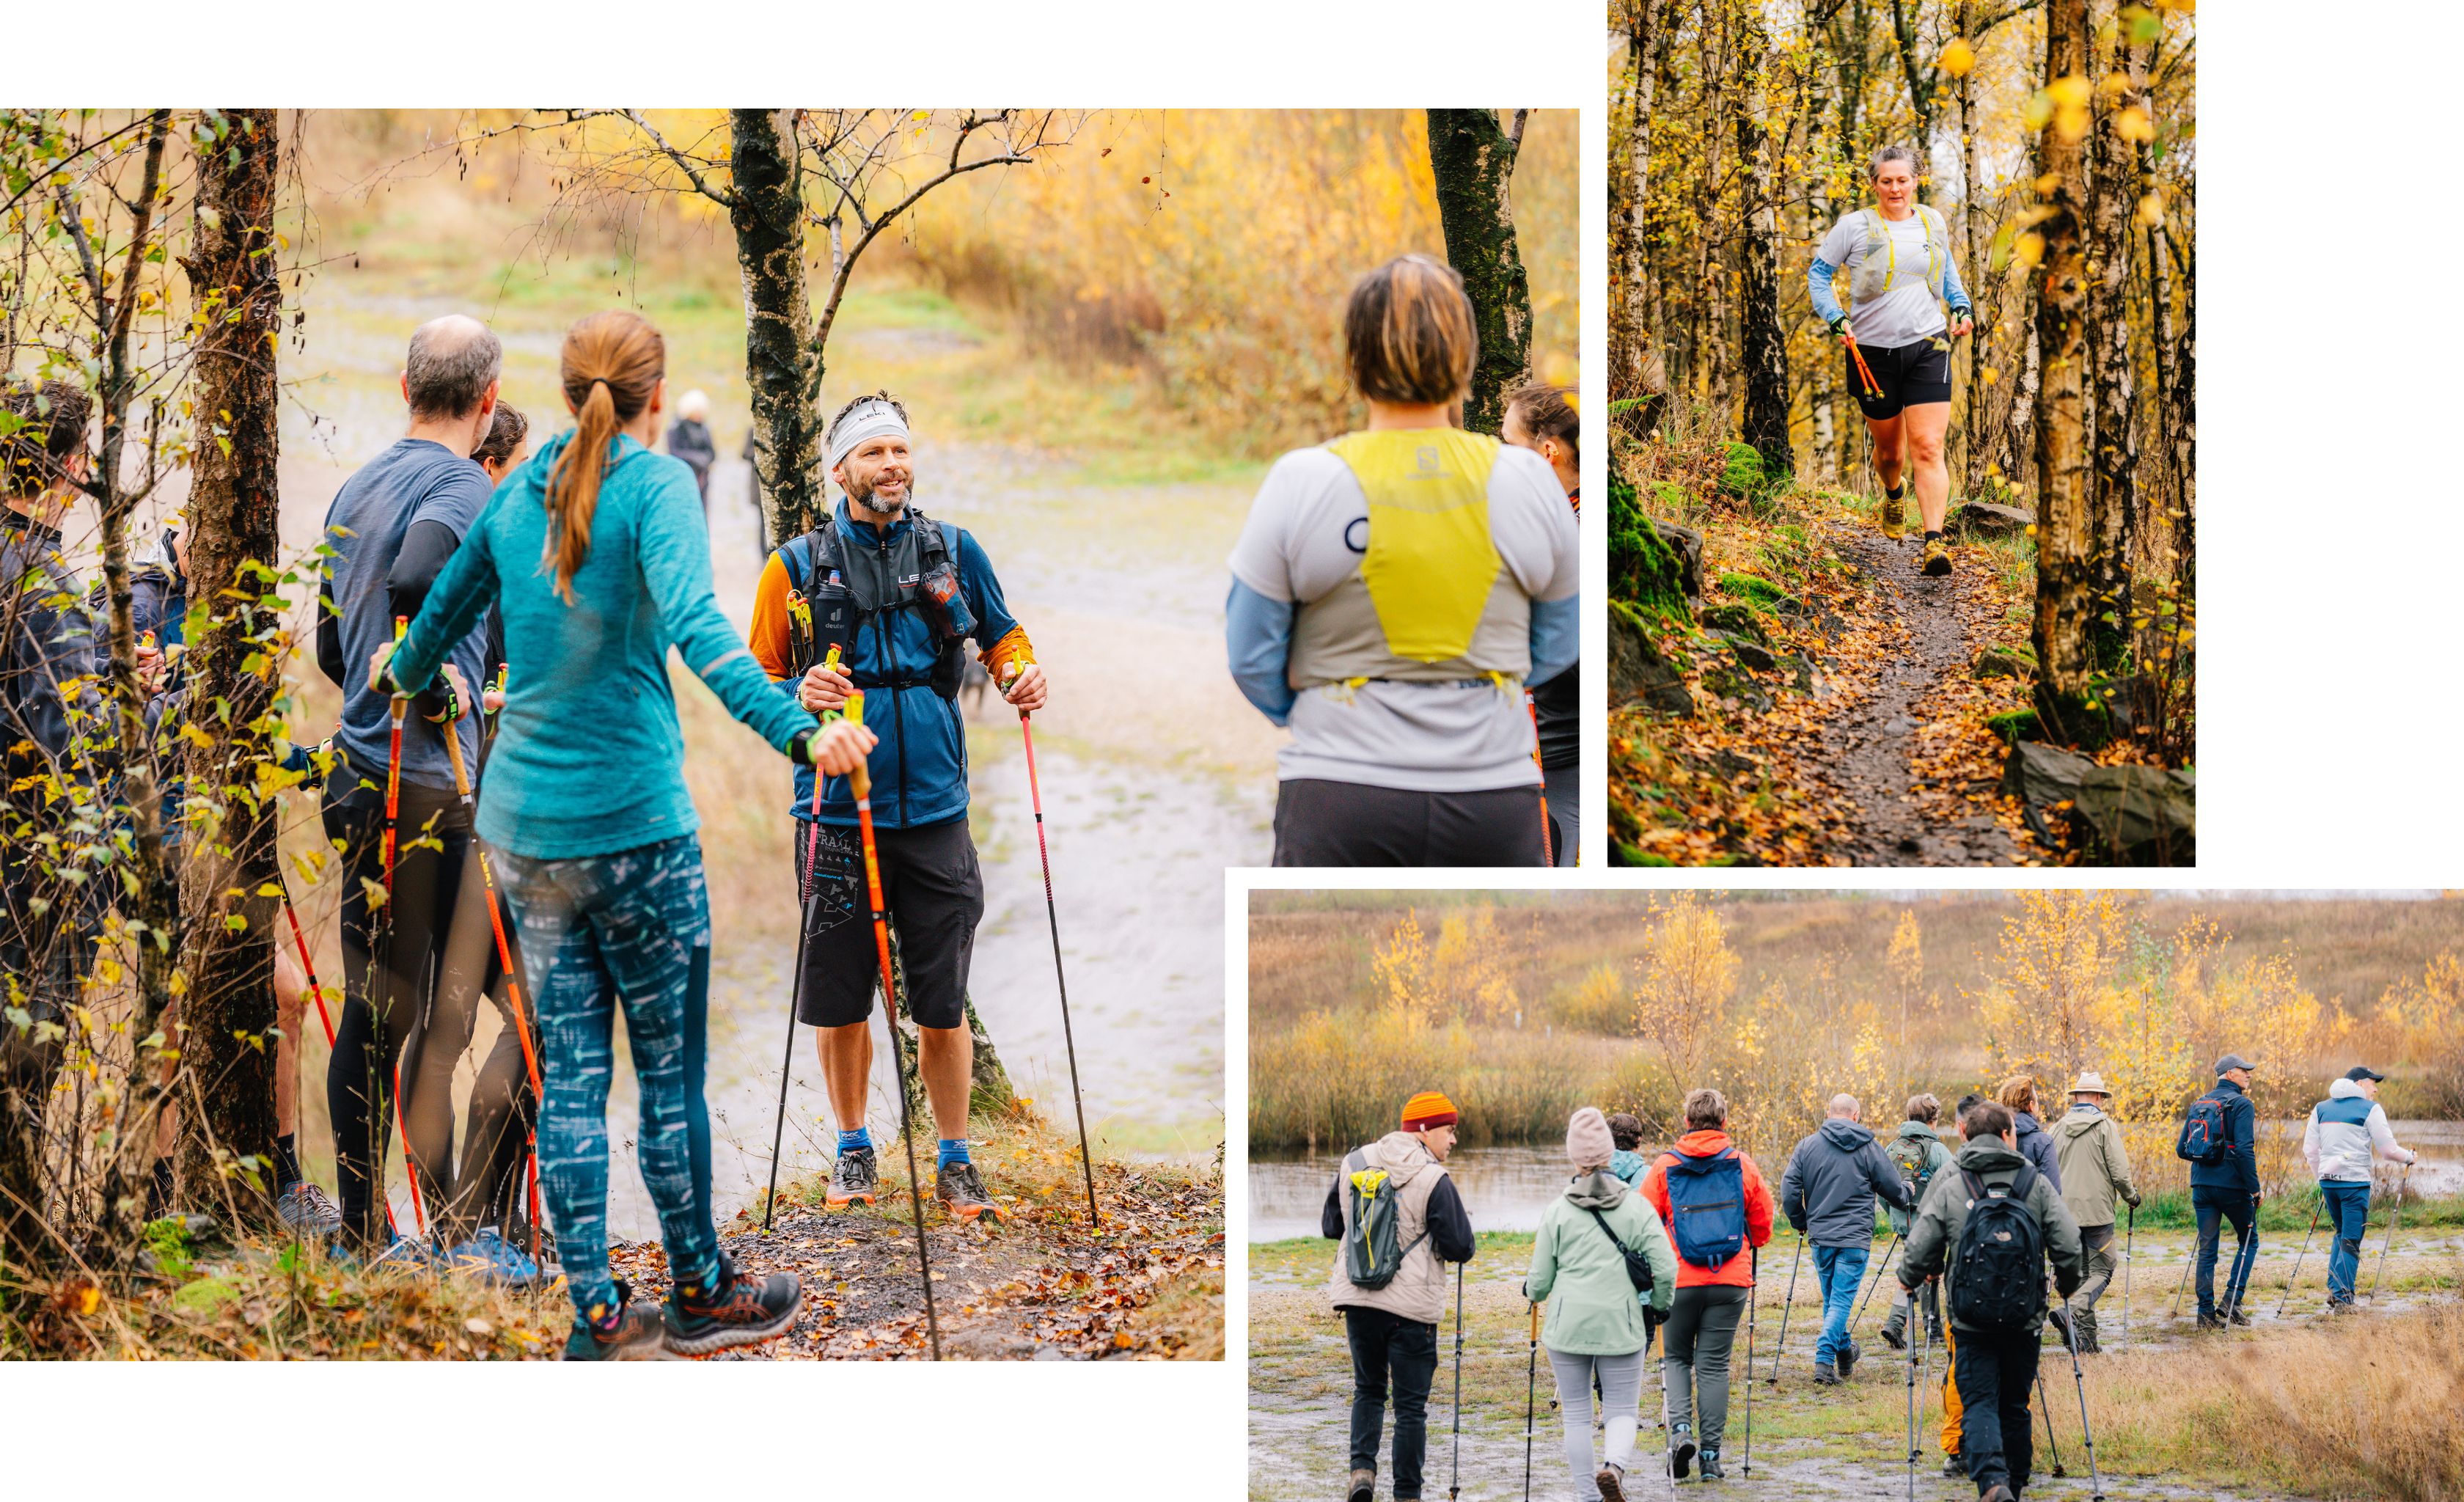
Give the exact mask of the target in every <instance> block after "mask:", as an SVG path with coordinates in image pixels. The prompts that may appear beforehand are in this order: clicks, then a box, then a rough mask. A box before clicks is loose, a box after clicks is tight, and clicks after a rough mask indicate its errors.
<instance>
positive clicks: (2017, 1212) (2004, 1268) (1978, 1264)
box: [1950, 1163, 2045, 1336]
mask: <svg viewBox="0 0 2464 1502" xmlns="http://www.w3.org/2000/svg"><path fill="white" fill-rule="evenodd" d="M1960 1178H1961V1179H1962V1180H1964V1181H1965V1182H1966V1184H1967V1188H1968V1221H1967V1223H1966V1224H1965V1225H1963V1226H1961V1227H1960V1229H1959V1248H1958V1249H1957V1251H1956V1252H1954V1253H1953V1255H1952V1259H1951V1265H1952V1273H1951V1279H1950V1316H1951V1318H1952V1319H1954V1320H1956V1321H1958V1322H1959V1323H1960V1324H1961V1325H1963V1326H1965V1327H1966V1328H1968V1329H1970V1330H1974V1331H1977V1332H1979V1333H1981V1334H1986V1335H2005V1336H2016V1335H2025V1334H2027V1333H2028V1332H2029V1331H2030V1330H2032V1329H2034V1328H2035V1321H2036V1319H2037V1317H2038V1314H2040V1312H2041V1311H2042V1310H2043V1308H2044V1292H2045V1246H2044V1232H2043V1230H2042V1229H2041V1228H2040V1227H2039V1226H2037V1225H2036V1212H2035V1210H2033V1209H2030V1208H2029V1207H2028V1191H2029V1190H2030V1189H2032V1188H2034V1187H2035V1182H2036V1167H2035V1164H2034V1163H2022V1164H2021V1165H2020V1166H2019V1172H2018V1173H2017V1175H2016V1176H2014V1177H2013V1179H2012V1181H2011V1182H2010V1183H2009V1184H2007V1185H1996V1186H1989V1185H1987V1184H1986V1182H1984V1181H1983V1180H1981V1179H1979V1178H1977V1177H1976V1175H1974V1174H1972V1173H1969V1172H1968V1171H1967V1170H1966V1169H1962V1170H1960Z"/></svg>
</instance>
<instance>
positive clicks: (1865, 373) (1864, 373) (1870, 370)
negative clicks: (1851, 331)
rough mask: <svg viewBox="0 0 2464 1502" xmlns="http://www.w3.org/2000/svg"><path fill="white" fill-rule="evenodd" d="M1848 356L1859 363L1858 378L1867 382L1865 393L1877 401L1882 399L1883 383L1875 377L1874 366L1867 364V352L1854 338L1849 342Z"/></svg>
mask: <svg viewBox="0 0 2464 1502" xmlns="http://www.w3.org/2000/svg"><path fill="white" fill-rule="evenodd" d="M1848 358H1849V359H1851V360H1853V361H1855V362H1856V363H1857V375H1858V378H1859V380H1861V381H1863V382H1864V383H1865V390H1864V394H1865V395H1867V396H1870V397H1873V398H1874V399H1876V400H1877V401H1879V400H1881V395H1882V383H1881V382H1880V381H1877V380H1875V379H1874V367H1873V366H1871V365H1869V364H1865V352H1864V351H1863V350H1861V349H1859V348H1858V347H1857V342H1856V341H1855V340H1853V339H1852V340H1850V341H1849V342H1848Z"/></svg>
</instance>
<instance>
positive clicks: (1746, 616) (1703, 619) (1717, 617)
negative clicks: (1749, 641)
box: [1694, 605, 1771, 647]
mask: <svg viewBox="0 0 2464 1502" xmlns="http://www.w3.org/2000/svg"><path fill="white" fill-rule="evenodd" d="M1694 619H1695V620H1696V621H1697V622H1698V623H1700V624H1701V626H1702V627H1703V629H1704V630H1706V631H1726V632H1727V633H1728V634H1730V635H1732V636H1750V637H1752V638H1753V639H1754V640H1755V641H1757V642H1759V643H1761V644H1762V645H1763V646H1765V647H1768V646H1770V645H1771V634H1770V632H1768V631H1766V630H1764V629H1763V623H1762V618H1761V617H1760V616H1758V615H1756V614H1755V613H1754V607H1752V606H1749V605H1706V606H1705V607H1703V608H1701V609H1699V610H1697V611H1695V612H1694Z"/></svg>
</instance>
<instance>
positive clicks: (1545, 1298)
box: [1523, 1172, 1677, 1356]
mask: <svg viewBox="0 0 2464 1502" xmlns="http://www.w3.org/2000/svg"><path fill="white" fill-rule="evenodd" d="M1592 1209H1597V1210H1598V1211H1599V1212H1600V1220H1603V1221H1606V1222H1607V1223H1608V1225H1609V1229H1610V1230H1612V1231H1614V1232H1616V1234H1617V1240H1618V1241H1619V1242H1620V1243H1622V1244H1623V1245H1624V1246H1625V1247H1627V1248H1631V1249H1633V1250H1635V1251H1638V1252H1640V1253H1641V1254H1642V1255H1643V1257H1644V1258H1646V1259H1647V1260H1648V1261H1649V1262H1650V1263H1651V1294H1650V1301H1651V1307H1652V1308H1653V1309H1655V1310H1657V1311H1659V1312H1660V1313H1661V1314H1666V1313H1668V1304H1669V1300H1671V1299H1672V1298H1674V1297H1675V1296H1676V1294H1677V1252H1676V1250H1675V1249H1674V1248H1671V1247H1670V1246H1669V1245H1668V1232H1667V1231H1665V1230H1664V1229H1662V1228H1661V1224H1660V1217H1659V1216H1658V1215H1657V1214H1655V1213H1653V1211H1652V1208H1651V1206H1650V1205H1649V1204H1646V1203H1645V1202H1644V1200H1643V1198H1642V1196H1640V1195H1639V1194H1636V1193H1635V1192H1634V1191H1633V1190H1632V1189H1631V1188H1629V1187H1628V1186H1627V1185H1626V1182H1625V1181H1624V1180H1622V1179H1619V1178H1617V1176H1616V1175H1615V1174H1612V1173H1607V1172H1600V1173H1594V1174H1587V1175H1585V1176H1584V1177H1582V1178H1580V1179H1577V1180H1575V1181H1574V1182H1573V1183H1572V1184H1570V1185H1568V1186H1567V1189H1566V1192H1565V1193H1564V1194H1563V1195H1561V1196H1559V1197H1558V1198H1557V1199H1555V1200H1552V1201H1551V1202H1550V1204H1549V1208H1548V1209H1546V1210H1544V1211H1542V1212H1541V1215H1540V1234H1539V1235H1538V1236H1537V1237H1535V1238H1533V1240H1532V1243H1531V1273H1530V1275H1529V1277H1527V1278H1526V1279H1525V1280H1524V1283H1523V1292H1524V1296H1525V1297H1527V1298H1529V1299H1531V1300H1533V1301H1535V1302H1538V1303H1543V1304H1546V1305H1548V1306H1549V1320H1548V1323H1547V1325H1546V1326H1545V1327H1544V1328H1543V1329H1542V1331H1541V1333H1540V1338H1541V1339H1543V1340H1545V1341H1546V1342H1548V1345H1549V1349H1550V1350H1551V1351H1563V1352H1565V1353H1567V1354H1568V1355H1570V1356H1630V1355H1632V1354H1633V1353H1635V1352H1637V1351H1639V1350H1641V1349H1642V1348H1643V1346H1644V1345H1645V1343H1646V1340H1645V1331H1644V1329H1643V1324H1642V1295H1640V1294H1639V1293H1638V1292H1636V1290H1635V1286H1634V1283H1633V1281H1632V1280H1631V1279H1629V1278H1627V1276H1626V1275H1625V1258H1624V1257H1623V1256H1622V1255H1621V1254H1620V1253H1619V1252H1618V1250H1617V1248H1616V1247H1613V1246H1611V1245H1610V1244H1609V1238H1608V1237H1607V1236H1604V1235H1602V1234H1601V1233H1600V1227H1599V1225H1598V1223H1597V1222H1595V1221H1594V1220H1593V1219H1592V1216H1591V1213H1590V1211H1591V1210H1592Z"/></svg>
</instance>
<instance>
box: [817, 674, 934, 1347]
mask: <svg viewBox="0 0 2464 1502" xmlns="http://www.w3.org/2000/svg"><path fill="white" fill-rule="evenodd" d="M847 720H848V722H849V723H851V724H857V725H861V724H863V723H864V695H863V694H862V693H861V692H857V693H854V694H850V695H848V696H847ZM813 775H814V777H815V778H816V779H817V780H818V779H819V778H820V776H821V773H820V772H819V771H818V770H816V771H815V772H814V774H813ZM847 781H848V782H849V784H851V785H852V786H853V788H854V791H855V822H856V828H858V829H859V830H861V831H862V832H863V836H864V885H865V890H866V892H867V894H868V895H869V896H870V897H871V899H872V942H873V947H874V948H875V949H876V950H877V951H879V953H880V955H881V1020H882V1024H883V1026H884V1027H888V1028H889V1030H890V1072H891V1075H892V1076H893V1077H894V1078H895V1079H896V1080H897V1082H898V1138H899V1140H900V1141H902V1142H904V1143H905V1144H906V1145H907V1197H908V1199H909V1201H910V1202H911V1203H912V1204H913V1205H914V1210H915V1260H916V1263H917V1265H918V1266H919V1267H920V1268H921V1269H922V1270H923V1274H924V1322H925V1324H926V1326H928V1327H929V1328H930V1329H931V1331H932V1333H933V1359H935V1361H937V1360H939V1359H941V1316H940V1314H939V1313H938V1312H937V1311H936V1310H935V1308H934V1304H933V1254H932V1253H931V1252H930V1251H928V1250H926V1249H925V1247H924V1179H923V1176H922V1174H921V1173H919V1172H918V1171H917V1169H916V1167H915V1131H914V1125H913V1115H914V1107H913V1105H911V1104H910V1103H909V1101H908V1099H907V1071H906V1069H905V1068H904V1067H903V1066H902V1065H901V1064H900V1062H899V1049H898V981H897V975H896V971H895V969H894V968H893V967H892V966H891V962H890V918H889V916H888V914H887V912H886V911H885V909H884V907H883V905H882V900H881V854H880V851H879V850H878V849H877V848H876V847H875V846H874V845H873V840H872V774H871V772H870V770H869V769H868V768H867V767H866V765H865V764H864V763H863V762H857V763H856V764H855V770H854V771H853V772H850V773H848V774H847ZM916 1068H917V1071H918V1072H921V1071H922V1069H923V1060H922V1058H921V1057H918V1058H917V1060H916Z"/></svg>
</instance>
